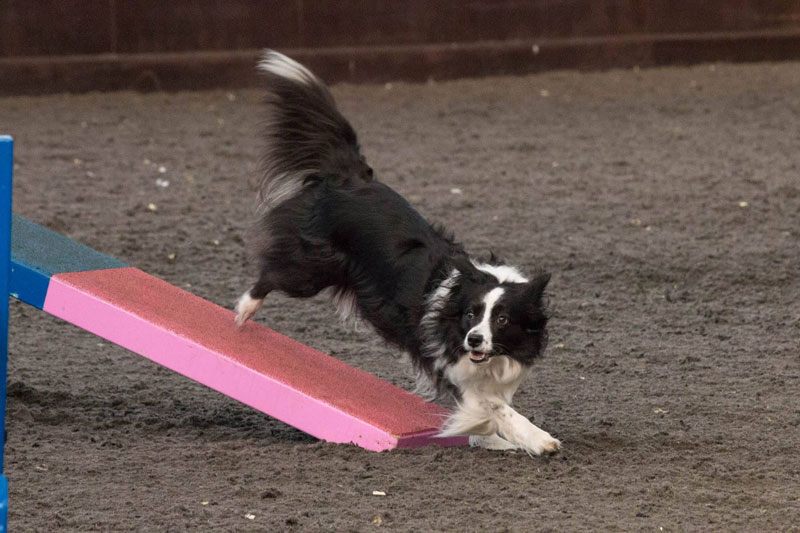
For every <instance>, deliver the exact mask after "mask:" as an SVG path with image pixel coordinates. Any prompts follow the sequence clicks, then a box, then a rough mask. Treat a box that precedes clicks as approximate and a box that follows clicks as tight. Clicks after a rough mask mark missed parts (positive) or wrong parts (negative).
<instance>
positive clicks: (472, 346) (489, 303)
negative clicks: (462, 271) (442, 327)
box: [461, 274, 550, 365]
mask: <svg viewBox="0 0 800 533" xmlns="http://www.w3.org/2000/svg"><path fill="white" fill-rule="evenodd" d="M549 279H550V276H549V274H542V275H540V276H538V277H536V278H534V279H532V280H530V281H528V282H526V283H497V282H496V281H495V282H494V283H492V282H487V281H485V282H483V283H476V284H473V285H471V286H469V287H465V291H464V294H463V297H462V298H461V306H462V308H461V333H462V343H461V349H462V350H463V353H464V354H465V355H464V357H469V359H470V360H471V361H472V362H473V363H475V364H484V363H486V362H488V361H489V360H490V359H491V358H492V357H495V356H501V355H505V356H508V357H510V358H512V359H514V360H515V361H518V362H519V363H522V364H523V365H529V364H531V363H532V362H533V359H534V358H536V357H537V356H539V355H540V354H541V353H542V351H543V350H544V348H545V345H546V344H547V329H546V328H547V315H546V313H545V310H544V307H543V303H542V297H543V293H544V289H545V287H546V286H547V282H548V281H549Z"/></svg>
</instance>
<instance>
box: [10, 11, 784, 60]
mask: <svg viewBox="0 0 800 533" xmlns="http://www.w3.org/2000/svg"><path fill="white" fill-rule="evenodd" d="M791 28H800V0H703V1H699V0H170V1H163V0H37V1H31V0H2V4H0V56H20V55H51V54H52V55H57V54H93V53H111V52H114V53H148V52H181V51H195V50H199V51H203V50H237V49H251V48H261V47H267V46H269V47H277V48H283V49H286V48H304V47H309V48H315V47H332V46H385V45H402V44H423V43H448V42H459V43H463V42H475V41H486V40H499V41H502V40H509V39H535V38H572V37H575V38H580V37H592V36H614V35H631V34H658V33H703V32H726V31H753V30H785V29H791Z"/></svg>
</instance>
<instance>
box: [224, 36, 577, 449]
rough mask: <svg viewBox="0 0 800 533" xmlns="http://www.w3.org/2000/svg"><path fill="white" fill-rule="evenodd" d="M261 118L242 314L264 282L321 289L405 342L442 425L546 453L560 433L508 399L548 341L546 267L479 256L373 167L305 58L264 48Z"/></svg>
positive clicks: (299, 293)
mask: <svg viewBox="0 0 800 533" xmlns="http://www.w3.org/2000/svg"><path fill="white" fill-rule="evenodd" d="M259 68H260V70H261V71H262V72H263V74H264V75H265V77H266V82H267V95H266V105H267V107H268V113H269V114H268V120H267V123H266V131H265V134H266V152H265V154H264V159H263V172H264V174H263V180H262V182H261V187H260V206H259V209H258V213H257V215H258V220H257V222H256V224H255V225H254V227H253V228H252V231H251V234H250V238H249V239H248V244H247V247H248V251H249V252H250V253H251V254H252V256H253V258H254V259H255V261H256V262H257V264H258V266H259V274H258V279H257V281H256V282H255V284H254V285H253V286H252V287H251V288H250V289H249V290H248V291H247V292H245V293H244V294H243V295H242V296H241V298H240V299H239V301H238V303H237V305H236V311H237V316H236V321H237V323H238V324H239V325H242V324H244V322H245V321H246V320H247V319H249V318H250V317H252V316H253V314H254V313H255V312H256V311H257V310H258V309H259V308H260V307H261V305H262V303H263V302H264V298H265V297H266V296H267V294H269V293H270V292H271V291H276V290H277V291H281V292H283V293H285V294H287V295H289V296H291V297H295V298H308V297H311V296H314V295H316V294H318V293H320V292H322V291H327V293H328V294H329V295H330V296H331V297H332V298H333V300H334V302H335V303H336V305H337V307H338V309H339V311H340V313H341V314H343V315H345V316H356V317H358V318H360V319H363V320H364V321H366V322H368V323H369V324H371V325H372V326H373V327H374V328H375V330H376V331H377V332H378V333H379V334H380V335H381V336H382V337H383V338H384V339H385V340H386V341H388V342H389V343H391V344H393V345H395V346H397V347H399V348H400V349H402V350H404V351H405V352H407V353H408V354H409V355H410V358H411V361H412V363H413V366H414V369H415V371H416V377H417V393H419V394H421V395H422V396H424V397H425V398H427V399H429V400H433V399H435V398H437V397H439V396H444V395H452V396H453V397H454V398H455V400H456V402H457V408H456V410H455V412H454V413H453V414H452V415H451V416H450V417H449V418H448V420H447V421H446V422H445V423H444V426H443V428H442V432H441V434H442V436H452V435H470V436H471V438H470V441H471V443H472V444H473V445H477V446H482V447H485V448H491V449H504V450H511V449H521V450H524V451H526V452H528V453H529V454H536V455H539V454H542V453H552V452H555V451H557V450H558V449H559V448H560V446H561V444H560V443H559V441H558V440H556V439H555V438H553V437H552V436H551V435H550V434H549V433H547V432H545V431H543V430H541V429H539V428H538V427H536V426H535V425H533V424H532V423H531V422H530V421H529V420H528V419H527V418H526V417H524V416H522V415H521V414H519V413H517V412H516V411H515V410H514V409H512V408H511V400H512V398H513V396H514V393H515V391H516V390H517V388H518V387H519V385H520V383H521V382H522V380H523V379H524V378H525V376H526V375H527V374H528V373H529V371H530V368H531V365H532V363H533V361H534V359H535V358H536V357H538V356H539V355H540V354H541V353H542V351H543V350H544V348H545V344H546V342H547V332H546V326H547V314H546V312H545V309H544V305H543V302H542V299H543V292H544V289H545V286H546V285H547V282H548V280H549V275H548V274H545V273H538V274H536V275H535V276H533V277H530V278H529V277H526V276H524V275H523V274H522V273H520V271H519V270H517V269H516V268H514V267H512V266H508V265H505V264H503V263H502V262H500V261H498V260H496V259H495V258H494V257H492V258H491V259H490V260H489V261H486V262H481V261H478V260H476V259H473V258H471V257H470V256H468V255H467V253H466V252H465V250H464V248H463V247H462V246H461V245H460V244H458V243H457V242H456V241H455V240H454V239H453V237H452V236H451V235H450V234H449V233H447V232H446V231H445V230H444V229H443V228H442V227H438V226H434V225H431V224H430V223H429V222H427V221H426V220H425V219H424V218H423V217H422V216H421V215H420V214H419V213H418V212H417V211H416V210H415V209H414V208H413V207H411V205H410V204H409V203H408V202H407V201H406V200H405V199H404V198H403V197H401V196H400V195H399V194H397V193H396V192H395V191H393V190H392V189H391V188H389V187H387V186H386V185H384V184H382V183H380V182H379V181H377V180H376V179H375V177H374V175H373V171H372V168H370V166H369V165H368V164H367V163H366V161H365V160H364V157H363V156H362V155H361V152H360V150H359V145H358V141H357V138H356V133H355V131H353V128H352V127H351V126H350V124H349V123H348V122H347V120H346V119H345V118H344V117H343V116H342V115H341V114H340V113H339V111H338V109H337V108H336V104H335V102H334V100H333V97H332V95H331V93H330V92H329V91H328V89H327V88H326V86H325V85H324V84H323V82H322V81H320V79H319V78H317V77H316V76H315V75H314V74H313V73H312V72H311V71H309V70H308V69H306V68H305V67H304V66H302V65H301V64H299V63H297V62H296V61H294V60H292V59H290V58H288V57H286V56H284V55H282V54H279V53H277V52H274V51H267V52H266V54H265V56H264V58H263V60H262V61H261V63H260V64H259Z"/></svg>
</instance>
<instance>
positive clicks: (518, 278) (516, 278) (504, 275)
mask: <svg viewBox="0 0 800 533" xmlns="http://www.w3.org/2000/svg"><path fill="white" fill-rule="evenodd" d="M472 264H473V265H474V266H475V268H477V269H478V270H480V271H481V272H486V273H487V274H490V275H492V276H494V277H495V278H496V279H497V281H498V282H500V283H528V278H526V277H525V276H523V275H522V273H520V271H519V270H517V269H516V268H515V267H513V266H509V265H488V264H485V263H478V262H477V261H472Z"/></svg>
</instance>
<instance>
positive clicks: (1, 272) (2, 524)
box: [0, 135, 14, 533]
mask: <svg viewBox="0 0 800 533" xmlns="http://www.w3.org/2000/svg"><path fill="white" fill-rule="evenodd" d="M13 173H14V141H13V139H11V137H9V136H7V135H0V533H3V532H5V531H7V529H8V527H7V526H8V480H7V479H6V474H5V462H4V461H3V455H4V453H3V451H4V449H5V444H6V378H7V375H8V275H9V271H10V268H11V188H12V187H11V185H12V181H11V179H12V178H11V177H12V175H13Z"/></svg>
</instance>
